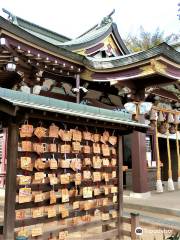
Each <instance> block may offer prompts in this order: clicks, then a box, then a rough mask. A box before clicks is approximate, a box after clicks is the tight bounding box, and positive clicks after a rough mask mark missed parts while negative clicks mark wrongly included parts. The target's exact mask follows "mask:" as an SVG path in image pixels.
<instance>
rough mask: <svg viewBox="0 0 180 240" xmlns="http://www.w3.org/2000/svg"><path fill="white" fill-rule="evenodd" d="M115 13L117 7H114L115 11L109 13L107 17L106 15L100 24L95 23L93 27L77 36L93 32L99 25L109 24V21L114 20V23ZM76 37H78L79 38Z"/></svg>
mask: <svg viewBox="0 0 180 240" xmlns="http://www.w3.org/2000/svg"><path fill="white" fill-rule="evenodd" d="M114 13H115V9H113V11H112V12H111V13H110V14H108V15H107V16H106V17H104V18H103V19H102V20H101V22H100V23H99V24H95V25H94V26H93V27H91V28H90V29H88V30H87V31H86V32H84V33H82V34H81V35H80V36H78V37H77V38H80V37H82V36H84V35H86V34H88V33H89V32H91V31H92V30H94V29H97V27H98V26H99V27H100V26H103V25H106V24H108V23H109V22H112V23H113V19H112V15H113V14H114ZM77 38H76V39H77Z"/></svg>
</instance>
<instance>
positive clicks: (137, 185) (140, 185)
mask: <svg viewBox="0 0 180 240" xmlns="http://www.w3.org/2000/svg"><path fill="white" fill-rule="evenodd" d="M131 146H132V147H131V153H132V189H133V192H135V193H146V192H148V191H149V186H148V179H147V161H146V135H145V133H141V132H137V131H134V132H133V133H132V145H131Z"/></svg>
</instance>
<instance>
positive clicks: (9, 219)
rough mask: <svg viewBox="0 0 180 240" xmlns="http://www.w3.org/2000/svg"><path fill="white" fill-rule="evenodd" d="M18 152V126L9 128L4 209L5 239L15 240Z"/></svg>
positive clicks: (13, 124) (11, 124) (13, 125)
mask: <svg viewBox="0 0 180 240" xmlns="http://www.w3.org/2000/svg"><path fill="white" fill-rule="evenodd" d="M17 151H18V125H17V124H15V123H10V125H9V127H8V147H7V171H6V188H5V208H4V229H3V234H4V239H6V240H12V239H14V224H15V202H16V168H17V166H16V163H17Z"/></svg>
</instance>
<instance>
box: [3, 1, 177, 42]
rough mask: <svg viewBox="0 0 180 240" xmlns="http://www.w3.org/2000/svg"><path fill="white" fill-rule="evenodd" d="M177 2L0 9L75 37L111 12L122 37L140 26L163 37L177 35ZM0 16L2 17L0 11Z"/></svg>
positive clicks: (6, 4) (32, 4)
mask: <svg viewBox="0 0 180 240" xmlns="http://www.w3.org/2000/svg"><path fill="white" fill-rule="evenodd" d="M178 2H180V0H0V9H2V8H6V9H7V10H9V11H10V12H12V13H13V14H14V15H17V16H19V17H21V18H24V19H26V20H28V21H31V22H33V23H36V24H38V25H40V26H43V27H45V28H48V29H51V30H53V31H55V32H58V33H60V34H62V35H65V36H67V37H70V38H75V37H77V36H79V35H81V34H82V33H83V32H85V31H87V30H88V29H89V28H91V27H92V26H94V25H95V24H97V23H99V22H100V21H101V20H102V19H103V17H105V16H106V15H108V14H109V13H110V12H111V11H112V10H113V9H115V14H114V15H113V20H114V22H116V24H117V26H118V29H119V32H120V34H121V36H122V37H123V38H125V37H127V36H128V34H137V31H138V29H139V27H140V26H141V25H142V26H143V27H144V29H145V30H146V31H150V32H153V31H155V29H156V28H157V27H159V28H160V29H161V30H162V31H164V32H165V35H169V34H172V33H175V34H177V33H180V20H178V17H177V13H178V6H177V4H178ZM0 15H1V16H4V14H3V13H2V11H1V10H0Z"/></svg>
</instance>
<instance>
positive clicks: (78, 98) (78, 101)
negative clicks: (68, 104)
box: [76, 74, 80, 103]
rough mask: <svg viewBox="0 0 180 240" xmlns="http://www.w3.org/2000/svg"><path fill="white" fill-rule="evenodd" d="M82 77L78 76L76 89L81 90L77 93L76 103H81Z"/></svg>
mask: <svg viewBox="0 0 180 240" xmlns="http://www.w3.org/2000/svg"><path fill="white" fill-rule="evenodd" d="M79 87H80V76H79V74H77V75H76V88H77V89H78V90H79V91H77V92H76V103H80V89H79Z"/></svg>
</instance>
